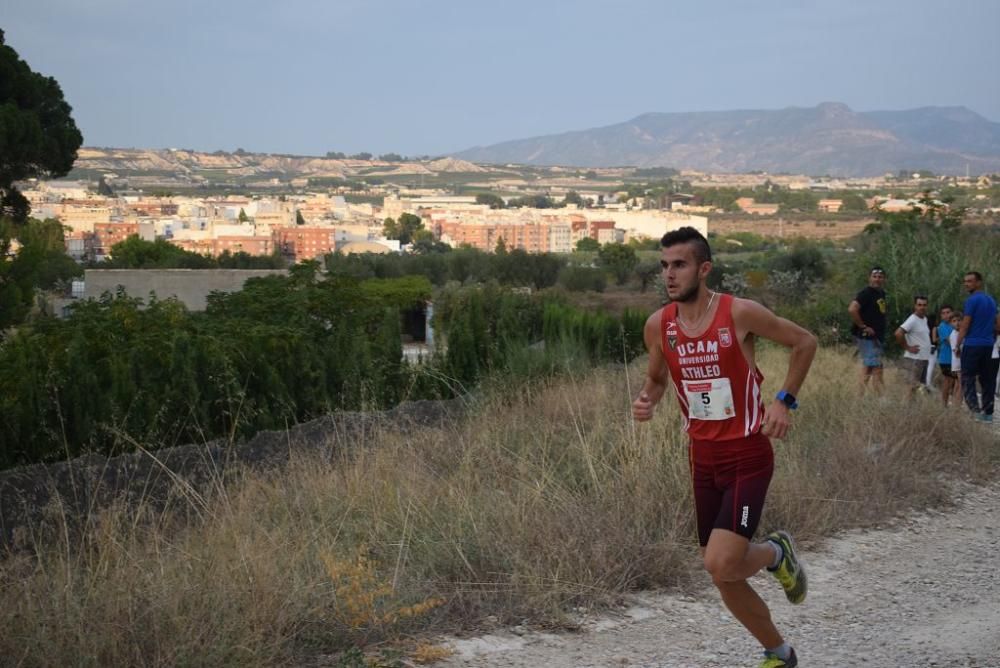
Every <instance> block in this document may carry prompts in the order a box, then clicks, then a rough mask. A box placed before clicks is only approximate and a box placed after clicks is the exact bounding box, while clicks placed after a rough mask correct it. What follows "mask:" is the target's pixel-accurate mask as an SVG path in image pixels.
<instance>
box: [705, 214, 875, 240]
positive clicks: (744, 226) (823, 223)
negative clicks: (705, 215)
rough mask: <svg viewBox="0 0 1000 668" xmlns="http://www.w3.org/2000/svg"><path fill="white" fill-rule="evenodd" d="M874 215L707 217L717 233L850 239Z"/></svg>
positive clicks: (867, 223)
mask: <svg viewBox="0 0 1000 668" xmlns="http://www.w3.org/2000/svg"><path fill="white" fill-rule="evenodd" d="M873 222H874V220H873V219H872V218H857V219H853V220H850V219H849V220H843V219H837V220H825V219H821V218H816V219H799V220H788V219H787V218H781V217H773V218H772V217H767V218H763V217H762V218H750V219H748V218H745V217H740V218H716V217H710V218H709V219H708V229H709V231H710V232H715V233H717V234H732V233H734V232H753V233H754V234H759V235H761V236H764V237H789V238H790V237H803V238H806V239H838V240H839V239H847V238H849V237H853V236H855V235H857V234H861V232H863V231H864V229H865V227H866V226H867V225H870V224H871V223H873Z"/></svg>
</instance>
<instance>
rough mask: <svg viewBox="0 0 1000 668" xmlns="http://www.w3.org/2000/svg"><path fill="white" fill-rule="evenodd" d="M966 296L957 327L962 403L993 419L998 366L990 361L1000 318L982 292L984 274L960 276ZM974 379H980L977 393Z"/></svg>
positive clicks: (985, 418)
mask: <svg viewBox="0 0 1000 668" xmlns="http://www.w3.org/2000/svg"><path fill="white" fill-rule="evenodd" d="M963 283H964V284H965V289H966V290H968V291H969V298H968V299H966V300H965V306H964V307H963V310H964V311H965V316H964V317H963V318H962V323H961V324H960V325H959V327H958V342H957V343H958V345H957V347H958V348H959V351H960V355H961V360H962V391H963V393H964V394H965V403H966V405H967V406H968V407H969V409H970V410H971V411H972V412H973V413H974V414H975V417H976V419H977V420H979V421H981V422H993V393H994V391H995V390H996V382H997V367H996V364H995V363H994V362H993V359H992V354H993V341H994V340H995V339H996V333H997V328H998V326H1000V320H998V318H997V303H996V301H995V300H994V299H993V297H990V296H989V295H988V294H986V293H985V292H983V275H982V274H980V273H979V272H978V271H970V272H968V273H966V274H965V278H964V279H963ZM976 380H978V381H979V394H978V395H977V390H976Z"/></svg>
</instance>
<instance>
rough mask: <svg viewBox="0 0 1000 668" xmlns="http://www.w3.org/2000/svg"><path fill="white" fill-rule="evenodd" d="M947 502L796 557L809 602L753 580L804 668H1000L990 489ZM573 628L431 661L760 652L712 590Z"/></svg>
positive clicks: (513, 664) (597, 660) (648, 597)
mask: <svg viewBox="0 0 1000 668" xmlns="http://www.w3.org/2000/svg"><path fill="white" fill-rule="evenodd" d="M956 494H957V496H958V498H957V501H956V505H955V506H954V507H949V508H947V509H944V510H942V511H929V512H924V513H920V514H916V515H912V516H910V517H908V518H906V519H905V520H902V521H899V522H897V523H895V524H894V525H893V526H891V527H888V528H880V529H877V530H865V531H852V532H848V533H845V534H843V535H841V536H839V537H837V538H835V539H831V540H829V541H827V542H826V543H825V544H824V545H823V547H822V548H821V549H819V550H818V551H815V552H811V553H810V552H805V553H803V557H804V561H805V563H806V566H807V570H808V574H809V584H810V591H809V598H808V599H807V600H806V602H805V603H804V604H802V605H800V606H791V605H789V604H788V603H787V601H786V600H785V597H784V594H783V593H782V591H781V589H780V587H779V586H778V584H777V583H776V582H775V581H773V580H772V579H770V578H769V577H766V576H761V575H758V576H757V577H756V578H755V579H754V584H755V586H756V587H757V589H758V590H759V591H760V592H761V594H762V596H763V597H764V598H765V600H766V601H767V602H768V604H769V605H770V606H771V610H772V614H773V615H774V617H775V620H776V622H777V624H778V626H779V628H780V629H782V630H783V632H784V633H785V634H786V635H787V638H788V639H789V641H790V642H791V643H792V644H793V645H794V646H795V647H796V650H797V652H798V654H799V665H800V666H803V667H806V666H808V667H810V668H819V667H821V666H828V667H830V668H833V667H836V668H843V667H845V666H855V665H866V666H880V667H883V668H889V667H894V668H895V667H898V668H922V667H924V666H973V667H976V668H1000V484H997V483H994V484H992V485H990V486H988V487H975V486H972V485H967V484H961V485H958V487H957V489H956ZM631 606H632V607H630V608H627V609H623V610H621V611H619V612H618V613H617V614H614V615H608V616H605V617H602V618H599V619H590V620H587V621H585V622H584V624H583V626H582V628H583V630H582V631H581V632H579V633H565V634H550V633H540V632H535V631H530V630H526V629H522V628H514V629H509V630H506V631H504V632H498V633H495V634H491V635H487V636H482V637H479V638H471V639H452V640H451V641H450V642H449V643H447V644H450V645H451V647H453V648H454V650H455V654H454V655H453V656H452V657H451V658H449V659H448V660H447V661H445V662H443V663H442V664H439V665H441V666H448V667H452V668H455V667H459V666H477V667H478V666H483V667H487V666H491V667H496V668H529V667H530V668H537V667H544V668H571V667H572V668H583V667H597V666H617V667H624V666H630V667H634V668H637V667H643V668H654V667H655V668H667V667H671V668H673V667H682V666H683V667H688V666H690V667H698V668H702V667H727V668H728V667H735V666H756V665H757V664H758V663H759V660H760V658H759V655H758V652H759V648H758V647H757V646H756V645H755V642H754V641H753V640H752V639H751V638H750V636H749V635H747V634H746V633H745V632H744V631H743V629H742V627H740V626H739V625H738V624H737V623H736V622H735V621H734V620H733V619H732V618H731V617H730V616H729V614H728V613H727V612H726V611H725V610H724V608H723V607H722V605H721V603H720V602H719V600H718V597H717V596H716V595H715V594H714V590H706V591H705V592H704V593H702V594H700V595H697V596H695V597H691V596H681V595H676V594H665V593H664V594H658V593H648V594H643V595H640V596H636V597H634V599H633V600H632V602H631Z"/></svg>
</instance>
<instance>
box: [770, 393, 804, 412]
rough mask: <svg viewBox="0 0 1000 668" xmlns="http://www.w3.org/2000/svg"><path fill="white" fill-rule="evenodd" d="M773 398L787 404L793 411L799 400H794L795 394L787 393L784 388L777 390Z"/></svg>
mask: <svg viewBox="0 0 1000 668" xmlns="http://www.w3.org/2000/svg"><path fill="white" fill-rule="evenodd" d="M774 398H775V399H777V400H778V401H780V402H781V403H783V404H785V405H786V406H788V408H789V409H790V410H793V411H794V410H795V409H796V408H798V407H799V402H798V401H796V400H795V395H792V394H789V393H788V392H786V391H784V390H782V391H781V392H778V394H777V395H776V396H775V397H774Z"/></svg>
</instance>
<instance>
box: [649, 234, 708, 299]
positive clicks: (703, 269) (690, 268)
mask: <svg viewBox="0 0 1000 668" xmlns="http://www.w3.org/2000/svg"><path fill="white" fill-rule="evenodd" d="M660 266H661V267H663V284H664V285H665V286H666V287H667V296H668V297H670V301H674V302H687V301H691V300H692V299H694V298H695V297H697V296H698V288H700V287H701V284H702V282H703V281H704V280H705V278H707V277H708V273H709V272H710V271H712V263H711V262H702V263H701V264H700V265H699V264H698V260H697V258H695V256H694V245H693V244H690V243H684V244H674V245H673V246H670V247H669V248H664V249H663V254H662V256H661V258H660Z"/></svg>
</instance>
